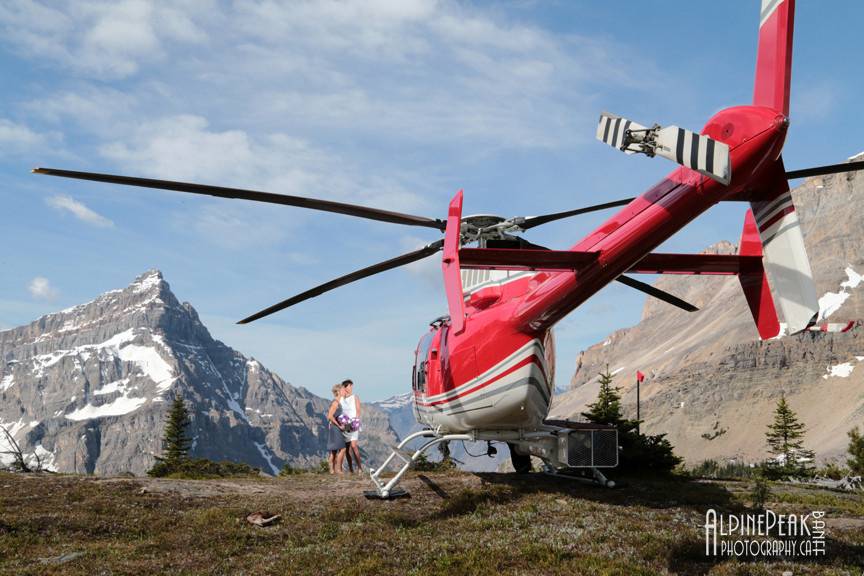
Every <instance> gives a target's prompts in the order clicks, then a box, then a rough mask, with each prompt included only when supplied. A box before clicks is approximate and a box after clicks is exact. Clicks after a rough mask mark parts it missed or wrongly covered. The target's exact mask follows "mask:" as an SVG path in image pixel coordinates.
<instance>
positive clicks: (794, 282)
mask: <svg viewBox="0 0 864 576" xmlns="http://www.w3.org/2000/svg"><path fill="white" fill-rule="evenodd" d="M750 206H751V208H752V209H753V216H754V217H755V220H756V227H757V228H758V230H759V238H760V239H761V241H762V254H763V256H762V260H763V263H764V265H765V269H766V270H767V272H768V276H769V278H771V288H772V290H771V293H772V294H773V295H774V303H775V305H776V306H777V308H779V309H780V313H781V314H782V316H783V320H784V322H786V325H787V330H788V333H789V334H794V333H795V332H800V331H801V330H804V329H805V328H807V326H808V325H809V324H810V323H811V322H812V321H813V320H814V318H815V316H816V314H817V313H818V312H819V299H818V297H817V296H816V286H815V284H814V283H813V272H812V271H811V270H810V260H809V259H808V258H807V250H806V249H805V247H804V236H803V234H802V233H801V226H800V224H799V223H798V215H797V214H796V213H795V205H794V204H793V203H792V193H791V192H790V191H789V183H788V182H787V181H786V173H785V169H784V168H783V160H782V159H779V160H777V162H776V164H775V165H774V168H773V172H772V174H771V178H770V179H768V180H767V184H766V185H765V186H764V187H763V188H762V189H761V190H759V191H758V192H757V193H756V194H754V196H753V198H752V199H751V201H750Z"/></svg>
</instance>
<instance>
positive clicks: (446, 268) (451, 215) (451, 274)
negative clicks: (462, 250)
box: [441, 190, 465, 334]
mask: <svg viewBox="0 0 864 576" xmlns="http://www.w3.org/2000/svg"><path fill="white" fill-rule="evenodd" d="M461 228H462V190H459V192H457V193H456V195H455V196H453V199H452V200H451V201H450V208H449V210H448V212H447V228H446V230H445V232H444V234H445V235H444V253H443V254H442V258H441V271H442V272H443V273H444V291H445V292H446V294H447V307H448V309H449V311H450V325H451V327H452V329H453V333H454V334H459V333H460V332H462V330H464V329H465V295H464V293H463V292H462V273H461V269H460V266H459V242H460V237H459V234H460V230H461Z"/></svg>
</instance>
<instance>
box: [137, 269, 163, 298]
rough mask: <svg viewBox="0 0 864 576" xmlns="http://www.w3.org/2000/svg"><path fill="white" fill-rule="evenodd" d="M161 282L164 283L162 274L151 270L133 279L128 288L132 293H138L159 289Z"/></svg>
mask: <svg viewBox="0 0 864 576" xmlns="http://www.w3.org/2000/svg"><path fill="white" fill-rule="evenodd" d="M163 282H165V278H164V277H163V276H162V272H161V271H160V270H157V269H155V268H152V269H150V270H147V271H146V272H144V273H143V274H141V275H139V276H138V277H137V278H135V280H133V281H132V283H131V284H130V285H129V288H131V289H132V291H133V292H136V293H140V292H145V291H148V290H152V289H153V288H155V287H159V286H160V285H161V284H162V283H163Z"/></svg>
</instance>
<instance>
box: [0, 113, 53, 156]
mask: <svg viewBox="0 0 864 576" xmlns="http://www.w3.org/2000/svg"><path fill="white" fill-rule="evenodd" d="M60 138H61V137H60V135H59V134H58V133H56V132H37V131H36V130H33V129H32V128H30V127H29V126H27V125H26V124H21V123H19V122H13V121H12V120H7V119H5V118H0V155H5V154H12V153H20V152H25V151H30V150H34V149H36V148H40V147H44V146H46V145H49V144H53V143H55V142H57V141H59V140H60Z"/></svg>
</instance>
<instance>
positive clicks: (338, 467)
mask: <svg viewBox="0 0 864 576" xmlns="http://www.w3.org/2000/svg"><path fill="white" fill-rule="evenodd" d="M334 453H335V454H336V461H335V462H334V464H333V469H334V471H335V473H336V474H338V475H340V476H341V475H342V474H343V471H342V461H343V460H344V459H345V449H344V448H343V449H341V450H334Z"/></svg>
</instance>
